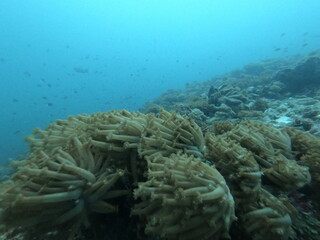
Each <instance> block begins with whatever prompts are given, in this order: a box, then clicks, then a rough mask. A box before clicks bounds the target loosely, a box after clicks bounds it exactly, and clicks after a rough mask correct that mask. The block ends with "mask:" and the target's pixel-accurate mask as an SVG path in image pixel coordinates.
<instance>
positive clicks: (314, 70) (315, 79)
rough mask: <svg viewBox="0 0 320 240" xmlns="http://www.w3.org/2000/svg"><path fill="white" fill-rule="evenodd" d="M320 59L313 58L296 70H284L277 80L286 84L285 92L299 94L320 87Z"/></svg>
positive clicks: (276, 77) (277, 76) (279, 73)
mask: <svg viewBox="0 0 320 240" xmlns="http://www.w3.org/2000/svg"><path fill="white" fill-rule="evenodd" d="M319 79H320V58H318V57H312V58H309V59H308V60H307V61H305V62H304V63H302V64H300V65H298V66H297V67H295V68H294V69H284V70H282V71H280V72H278V74H277V75H276V76H275V80H276V81H279V82H281V83H283V84H284V88H283V91H284V92H291V93H298V92H301V91H303V90H305V89H306V88H310V87H313V86H319V85H320V81H319Z"/></svg>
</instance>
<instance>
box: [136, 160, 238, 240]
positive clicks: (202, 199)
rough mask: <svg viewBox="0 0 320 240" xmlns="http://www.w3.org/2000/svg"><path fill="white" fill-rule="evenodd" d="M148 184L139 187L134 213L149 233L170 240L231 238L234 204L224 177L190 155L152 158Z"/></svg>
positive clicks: (149, 165) (141, 184)
mask: <svg viewBox="0 0 320 240" xmlns="http://www.w3.org/2000/svg"><path fill="white" fill-rule="evenodd" d="M148 167H149V172H148V181H147V182H143V183H139V188H138V189H137V190H135V193H134V194H135V197H136V198H140V199H142V202H141V203H139V204H137V205H136V207H135V208H134V210H133V214H138V215H140V216H141V217H143V218H146V220H147V226H146V230H145V231H146V233H147V234H152V235H155V236H157V235H160V236H163V237H166V238H169V239H219V238H220V237H229V233H228V231H229V228H230V225H231V223H232V221H233V219H234V218H235V217H234V201H233V197H232V195H231V194H230V192H229V189H228V186H227V185H226V182H225V181H224V178H223V177H222V176H221V175H220V173H219V172H218V171H217V170H216V169H215V168H214V167H211V166H208V165H206V164H204V163H203V162H201V161H200V159H196V158H195V157H194V156H188V155H175V154H173V155H171V156H170V157H162V156H161V155H158V156H156V157H154V158H148Z"/></svg>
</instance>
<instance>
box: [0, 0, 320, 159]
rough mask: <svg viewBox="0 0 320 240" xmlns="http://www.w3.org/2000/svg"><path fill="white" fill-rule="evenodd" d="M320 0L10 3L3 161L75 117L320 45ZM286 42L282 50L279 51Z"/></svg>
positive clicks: (4, 16) (0, 28) (0, 76)
mask: <svg viewBox="0 0 320 240" xmlns="http://www.w3.org/2000/svg"><path fill="white" fill-rule="evenodd" d="M319 9H320V1H318V0H303V1H301V0H299V1H298V0H281V1H270V0H258V1H251V0H246V1H238V0H223V1H218V0H206V1H205V0H193V1H191V0H180V1H178V0H161V1H158V0H123V1H122V0H51V1H48V0H19V1H18V0H1V1H0V89H1V94H0V108H1V112H0V113H1V115H0V128H1V135H0V161H6V160H7V159H9V158H16V156H18V155H19V154H21V153H23V152H25V151H26V149H27V145H26V144H25V143H24V142H23V137H24V136H26V135H28V134H30V132H31V131H32V129H33V128H35V127H45V126H46V125H47V124H48V123H50V122H52V121H54V120H55V119H57V118H66V116H68V115H69V114H80V113H92V112H97V111H108V110H111V109H122V108H125V109H128V110H138V109H139V108H140V107H141V106H142V105H143V104H144V103H145V102H146V101H150V100H152V99H154V98H155V97H157V96H158V95H159V94H161V93H163V92H164V91H165V90H166V89H168V88H182V87H183V86H184V85H185V83H187V82H193V81H203V80H208V79H211V78H212V77H213V76H215V75H217V74H222V73H224V72H227V71H230V70H233V69H235V68H240V67H241V66H243V65H244V64H247V63H250V62H255V61H259V60H262V59H265V58H273V57H286V56H289V55H292V54H298V53H306V52H309V51H312V50H314V49H316V48H319V43H320V28H319V23H320V14H319ZM276 49H277V50H276Z"/></svg>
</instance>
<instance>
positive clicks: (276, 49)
mask: <svg viewBox="0 0 320 240" xmlns="http://www.w3.org/2000/svg"><path fill="white" fill-rule="evenodd" d="M280 50H281V48H275V49H273V51H275V52H279V51H280Z"/></svg>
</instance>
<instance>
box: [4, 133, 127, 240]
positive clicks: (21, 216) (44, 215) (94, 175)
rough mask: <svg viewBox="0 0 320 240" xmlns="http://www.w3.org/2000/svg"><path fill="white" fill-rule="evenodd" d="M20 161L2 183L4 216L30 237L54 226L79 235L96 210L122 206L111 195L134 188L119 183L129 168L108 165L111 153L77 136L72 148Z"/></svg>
mask: <svg viewBox="0 0 320 240" xmlns="http://www.w3.org/2000/svg"><path fill="white" fill-rule="evenodd" d="M16 167H17V168H18V170H17V172H16V173H15V174H14V175H13V176H12V181H11V182H7V183H6V184H5V189H4V190H3V189H2V193H1V208H2V209H3V210H4V211H2V213H1V222H2V223H5V225H6V226H7V227H8V228H10V229H12V230H13V233H14V234H16V233H18V232H23V233H25V234H26V235H25V239H31V237H32V236H38V237H42V238H45V237H47V234H48V233H49V232H50V234H51V235H54V236H55V235H56V236H55V237H56V239H59V238H60V239H62V238H63V239H73V237H74V236H75V235H76V234H77V233H78V231H79V228H80V227H81V226H82V225H84V226H85V227H89V225H90V223H89V216H90V214H92V213H94V212H96V213H104V214H107V213H115V212H117V206H116V205H112V204H110V203H108V199H112V198H116V197H119V196H122V195H126V194H128V191H125V190H120V189H117V188H116V187H115V185H116V183H117V181H118V180H119V179H120V178H121V177H122V176H123V175H124V174H125V171H124V170H121V169H113V168H110V167H109V166H107V156H106V155H104V154H101V153H100V152H99V151H96V150H95V149H94V148H93V147H92V145H91V144H90V143H88V142H81V141H80V140H79V139H78V138H76V137H74V138H72V139H71V140H70V146H69V151H66V150H62V149H61V148H55V150H54V151H53V152H52V153H51V154H47V153H45V152H44V151H39V152H37V153H35V154H34V155H32V156H31V157H29V158H28V159H26V160H24V161H21V162H18V163H16ZM63 229H64V231H63ZM58 230H59V231H58ZM61 234H63V236H61Z"/></svg>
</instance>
